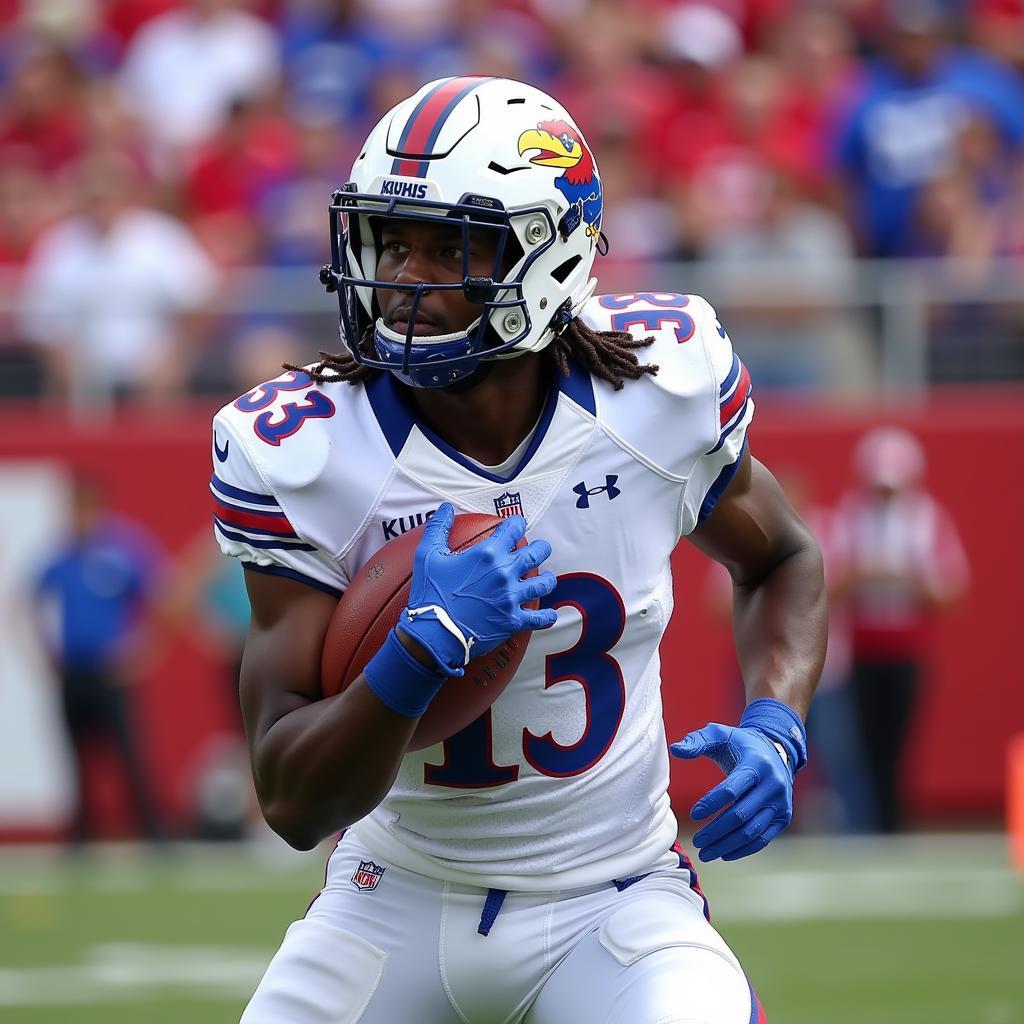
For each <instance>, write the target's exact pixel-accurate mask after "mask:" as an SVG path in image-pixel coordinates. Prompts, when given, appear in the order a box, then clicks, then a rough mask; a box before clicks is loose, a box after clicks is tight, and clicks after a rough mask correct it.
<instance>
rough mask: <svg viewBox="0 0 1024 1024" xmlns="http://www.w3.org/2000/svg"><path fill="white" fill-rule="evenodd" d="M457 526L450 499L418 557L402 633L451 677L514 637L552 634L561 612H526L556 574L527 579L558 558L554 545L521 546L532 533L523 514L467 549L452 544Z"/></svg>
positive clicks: (433, 522)
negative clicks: (454, 549) (527, 633)
mask: <svg viewBox="0 0 1024 1024" xmlns="http://www.w3.org/2000/svg"><path fill="white" fill-rule="evenodd" d="M454 521H455V509H454V507H453V506H452V504H451V503H450V502H447V501H446V502H444V503H443V504H442V505H441V507H440V508H439V509H438V510H437V511H436V512H435V513H434V514H433V516H431V517H430V519H428V520H427V524H426V526H425V527H424V528H423V537H422V539H421V540H420V543H419V546H418V547H417V548H416V556H415V558H414V560H413V570H412V583H411V585H410V589H409V605H408V607H407V608H406V609H405V611H403V612H402V616H401V618H400V619H399V622H398V629H399V630H401V631H402V632H404V633H406V634H407V635H408V636H411V637H412V638H413V639H414V640H416V641H417V642H418V643H419V644H420V645H421V646H422V647H424V648H425V649H426V650H427V651H428V652H429V653H430V654H431V655H432V656H433V657H434V658H435V659H436V660H437V664H438V667H439V668H441V669H442V670H443V671H445V672H446V673H448V674H461V671H462V669H463V667H464V666H465V665H467V664H468V663H469V661H470V659H471V658H474V657H476V656H477V655H478V654H484V653H486V652H487V651H489V650H491V649H493V648H494V647H497V646H498V645H499V644H500V643H501V642H502V641H504V640H506V639H507V638H508V637H510V636H511V635H512V634H513V633H518V632H520V631H521V630H524V629H545V628H547V627H548V626H553V625H554V623H555V620H556V618H557V613H556V612H555V611H554V609H551V608H543V609H537V610H533V609H530V608H524V607H523V605H524V604H525V603H526V602H528V601H533V600H535V599H536V598H540V597H544V596H546V595H547V594H550V593H551V591H552V590H554V589H555V584H556V580H555V577H554V574H553V573H550V572H541V573H538V574H537V575H536V576H531V577H530V578H528V579H523V577H524V576H525V575H526V574H527V573H528V572H529V571H530V570H531V569H534V568H536V567H537V566H539V565H540V564H541V563H542V562H544V561H545V560H546V559H547V558H548V556H549V555H550V554H551V545H550V544H549V543H548V542H547V541H546V540H534V541H531V542H530V543H529V544H527V545H526V546H525V547H523V548H519V549H517V548H516V545H517V544H518V543H519V541H520V540H521V539H522V538H523V536H524V535H525V533H526V520H525V519H523V517H522V516H509V518H507V519H505V520H504V521H503V522H502V523H501V524H500V525H499V526H498V527H497V528H496V529H495V530H494V532H493V533H492V534H491V535H490V536H489V537H486V538H484V539H483V540H481V541H478V542H477V543H476V544H473V545H471V546H470V547H468V548H464V549H463V550H462V551H457V552H452V551H451V550H450V549H449V547H448V531H449V530H450V529H451V526H452V523H453V522H454Z"/></svg>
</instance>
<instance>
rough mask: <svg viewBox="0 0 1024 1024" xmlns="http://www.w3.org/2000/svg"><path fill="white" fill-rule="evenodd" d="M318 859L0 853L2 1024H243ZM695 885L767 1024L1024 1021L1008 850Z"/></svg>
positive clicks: (251, 852) (859, 850) (773, 856)
mask: <svg viewBox="0 0 1024 1024" xmlns="http://www.w3.org/2000/svg"><path fill="white" fill-rule="evenodd" d="M323 862H324V855H323V854H322V853H319V852H318V853H316V854H310V855H302V856H299V855H294V854H290V853H289V852H287V851H284V850H283V849H281V848H278V847H276V846H273V845H269V844H267V843H257V844H252V845H246V846H237V847H236V846H233V847H212V848H211V847H207V848H203V847H197V846H188V847H182V848H181V849H179V850H176V851H174V852H173V853H172V854H170V855H168V856H167V857H165V858H161V859H159V860H154V859H153V858H151V857H149V856H147V855H146V854H144V853H142V852H140V851H138V850H135V849H131V848H127V849H126V848H104V849H101V850H97V851H96V853H95V854H94V855H93V856H92V857H90V858H88V859H86V860H84V861H81V862H68V861H67V860H66V859H65V858H63V857H62V856H61V855H60V854H59V853H57V852H55V851H52V850H35V849H34V850H24V849H21V850H17V849H15V850H9V851H3V850H0V1021H2V1022H4V1024H58V1022H60V1024H66V1022H74V1024H99V1022H103V1024H129V1022H131V1024H140V1022H145V1024H170V1022H172V1021H173V1022H176V1024H177V1022H188V1024H213V1022H237V1020H238V1016H239V1013H240V1012H241V1007H242V1006H243V1005H244V1003H245V1000H246V998H247V997H248V995H249V994H250V993H251V991H252V989H253V988H254V987H255V985H256V982H257V981H258V980H259V977H260V974H261V972H262V970H263V967H264V966H265V964H266V962H267V960H268V959H269V958H270V956H271V955H272V953H273V951H274V949H275V948H276V946H277V943H278V942H279V940H280V938H281V935H282V934H283V932H284V929H285V928H286V927H287V925H288V923H289V922H290V921H291V920H292V919H293V918H295V917H297V916H299V915H301V914H302V913H303V911H304V909H305V906H306V903H307V902H308V900H309V899H310V897H311V896H312V894H313V893H314V892H315V891H316V890H317V889H318V888H319V885H320V882H321V880H322V878H323ZM701 881H702V883H703V885H704V888H705V891H706V892H707V894H708V897H709V899H710V900H711V905H712V908H713V910H714V912H715V922H716V924H717V925H718V926H719V928H720V930H721V931H722V932H723V933H724V935H725V936H726V938H727V939H728V941H729V942H730V944H731V945H732V946H733V948H734V949H735V950H736V951H737V953H738V954H739V955H740V958H741V959H742V960H743V962H744V964H745V966H746V968H747V971H748V973H749V974H750V975H751V977H752V978H753V979H754V982H755V984H756V986H757V988H758V990H759V992H760V994H761V997H762V1000H763V1001H764V1004H765V1007H766V1009H767V1011H768V1014H769V1019H770V1020H771V1022H772V1024H1024V876H1021V875H1015V874H1014V873H1013V872H1011V871H1010V869H1009V868H1008V867H1007V866H1006V858H1005V850H1004V843H1003V841H1002V840H1001V839H1000V838H999V837H995V836H981V837H979V836H971V837H941V836H935V837H914V838H910V839H906V840H902V841H894V842H880V841H869V840H863V841H860V840H858V841H855V842H847V843H836V842H822V841H813V840H808V839H788V840H786V839H784V840H780V841H778V842H777V843H776V844H775V846H774V847H773V848H771V849H769V850H768V851H765V852H764V853H762V854H760V855H758V856H757V857H755V858H753V859H751V860H748V861H743V862H740V863H738V864H732V865H728V864H724V865H723V864H716V865H709V866H706V867H704V869H703V870H702V871H701ZM395 1024H416V1022H415V1021H413V1020H411V1019H410V1020H409V1021H402V1022H398V1021H396V1022H395ZM566 1024H573V1022H569V1021H567V1022H566ZM580 1024H590V1022H580ZM637 1024H643V1022H640V1021H638V1022H637Z"/></svg>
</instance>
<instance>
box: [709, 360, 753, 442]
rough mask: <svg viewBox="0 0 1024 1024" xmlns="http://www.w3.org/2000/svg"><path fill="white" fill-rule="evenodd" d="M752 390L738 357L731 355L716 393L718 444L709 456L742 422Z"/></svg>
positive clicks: (748, 375)
mask: <svg viewBox="0 0 1024 1024" xmlns="http://www.w3.org/2000/svg"><path fill="white" fill-rule="evenodd" d="M752 390H753V388H752V386H751V383H750V374H749V373H748V372H747V368H746V367H745V366H744V365H743V363H742V362H741V361H740V357H739V356H737V355H736V354H735V353H733V357H732V367H731V368H730V370H729V372H728V373H727V374H726V376H725V380H724V381H722V386H721V388H719V391H718V427H719V434H718V444H716V445H715V447H714V448H712V449H711V451H710V452H708V454H709V455H710V454H711V452H717V451H718V449H719V448H721V447H722V445H723V444H725V439H726V438H727V437H728V436H729V435H730V434H731V433H732V432H733V431H734V430H735V429H736V427H738V426H739V424H740V423H742V422H743V417H744V416H745V415H746V412H747V405H748V404H749V402H750V394H751V391H752Z"/></svg>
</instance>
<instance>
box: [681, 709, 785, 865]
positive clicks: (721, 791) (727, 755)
mask: <svg viewBox="0 0 1024 1024" xmlns="http://www.w3.org/2000/svg"><path fill="white" fill-rule="evenodd" d="M669 750H670V751H671V752H672V754H674V755H675V756H676V757H681V758H686V759H692V758H695V757H709V758H711V760H712V761H714V762H715V764H717V765H718V767H719V768H721V769H722V771H723V772H725V775H726V777H725V779H724V780H723V781H722V782H720V783H719V784H718V785H717V786H715V787H714V789H712V790H710V791H708V792H707V793H705V794H704V796H702V797H701V798H700V799H699V800H698V801H697V802H696V803H695V804H694V805H693V808H692V810H691V811H690V817H691V818H692V819H693V820H694V821H703V820H704V819H705V818H708V817H710V816H711V815H713V814H717V817H715V818H713V819H712V820H711V821H710V822H708V823H707V824H706V825H704V827H703V828H701V829H700V830H699V831H698V832H697V833H696V834H695V835H694V837H693V844H694V846H696V847H697V848H698V849H699V850H700V859H701V860H702V861H709V860H715V859H717V858H718V857H721V858H722V860H739V859H740V858H741V857H748V856H750V854H752V853H757V852H758V851H759V850H763V849H764V848H765V847H766V846H767V845H768V844H769V843H770V842H771V841H772V840H773V839H774V838H775V837H776V836H777V835H778V834H779V833H780V832H781V831H782V830H783V829H784V828H785V827H786V826H787V825H788V824H789V823H790V821H792V819H793V775H794V767H793V763H792V758H791V757H790V755H789V753H788V752H786V750H785V747H784V746H782V744H779V743H778V741H777V740H773V739H772V738H771V737H769V736H767V735H766V734H765V733H764V732H762V731H761V730H760V729H757V728H742V727H736V728H733V727H731V726H728V725H719V724H718V723H717V722H710V723H708V724H707V725H705V726H704V728H703V729H697V730H696V732H691V733H690V734H689V735H688V736H687V737H685V739H683V741H682V742H681V743H673V744H672V746H671V747H670V748H669ZM723 808H727V809H726V810H723ZM718 812H721V813H718Z"/></svg>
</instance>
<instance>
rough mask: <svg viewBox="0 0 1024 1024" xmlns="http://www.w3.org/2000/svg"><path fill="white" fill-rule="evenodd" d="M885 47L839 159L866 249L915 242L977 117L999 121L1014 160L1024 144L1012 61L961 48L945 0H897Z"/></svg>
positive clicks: (1022, 98) (898, 251)
mask: <svg viewBox="0 0 1024 1024" xmlns="http://www.w3.org/2000/svg"><path fill="white" fill-rule="evenodd" d="M887 15H888V20H889V25H888V32H887V34H886V39H887V46H886V51H887V52H886V53H885V55H884V56H883V57H882V58H881V59H880V60H879V61H878V62H877V63H876V64H875V66H874V67H873V68H872V69H871V70H870V71H869V73H868V75H867V80H866V83H865V87H864V91H863V93H862V95H861V97H860V101H859V103H856V104H855V105H854V106H853V108H852V110H851V112H850V114H849V115H848V116H847V117H846V118H845V119H844V120H843V121H842V123H841V124H840V126H839V132H838V141H837V160H838V164H839V169H840V171H841V173H842V174H843V176H844V178H845V179H846V187H847V192H848V195H847V199H848V202H849V204H850V207H851V216H852V219H853V222H854V225H855V228H856V229H857V232H858V234H859V236H860V241H861V245H862V248H863V251H864V253H865V255H868V256H884V257H887V256H905V255H908V254H911V253H912V252H913V250H914V247H915V245H914V239H915V217H914V214H915V207H916V204H917V201H918V198H919V195H920V191H921V189H922V188H923V187H924V186H926V185H927V184H928V183H929V182H931V181H933V180H934V179H936V178H938V177H940V176H941V175H942V174H944V173H945V172H946V171H947V170H948V169H949V167H950V165H951V162H952V161H953V159H954V157H955V153H956V148H957V142H958V138H959V136H960V132H961V130H962V128H963V127H964V125H965V124H966V123H967V122H968V120H969V119H970V117H971V116H972V115H974V116H982V117H986V118H988V119H990V120H991V122H992V124H993V125H994V126H995V127H996V128H997V129H998V133H999V138H1000V141H1001V145H1002V147H1003V150H1004V153H1005V154H1006V159H1007V160H1013V159H1016V158H1017V157H1018V156H1019V153H1020V151H1021V149H1022V148H1024V86H1022V85H1021V83H1020V81H1019V80H1018V79H1017V78H1016V77H1015V75H1014V74H1013V72H1012V71H1011V69H1010V68H1008V67H1007V66H1006V65H1004V64H1002V63H1000V62H998V61H996V60H994V59H992V58H990V57H988V56H987V55H985V54H983V53H981V52H980V51H975V50H969V49H960V48H956V47H953V46H952V45H951V44H949V43H948V41H947V38H946V31H947V21H946V15H945V13H944V11H943V9H942V7H941V6H940V5H939V4H938V2H937V0H892V2H891V3H890V5H889V7H888V9H887Z"/></svg>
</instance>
